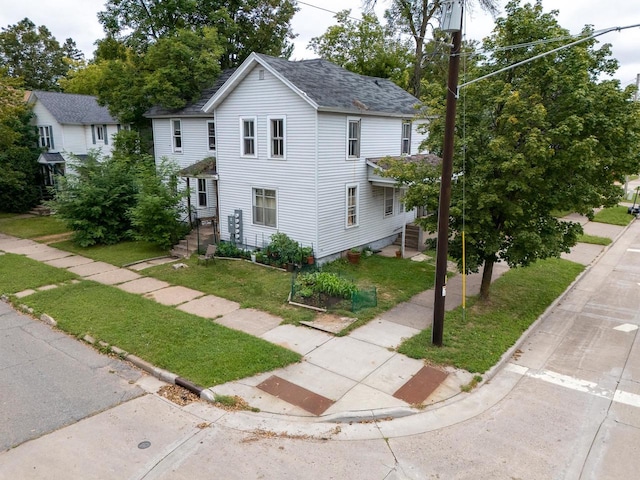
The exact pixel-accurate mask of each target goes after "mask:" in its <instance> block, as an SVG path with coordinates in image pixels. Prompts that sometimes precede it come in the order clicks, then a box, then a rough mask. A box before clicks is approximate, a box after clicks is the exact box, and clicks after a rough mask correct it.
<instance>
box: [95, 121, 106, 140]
mask: <svg viewBox="0 0 640 480" xmlns="http://www.w3.org/2000/svg"><path fill="white" fill-rule="evenodd" d="M96 138H97V139H98V141H100V142H104V128H102V125H96Z"/></svg>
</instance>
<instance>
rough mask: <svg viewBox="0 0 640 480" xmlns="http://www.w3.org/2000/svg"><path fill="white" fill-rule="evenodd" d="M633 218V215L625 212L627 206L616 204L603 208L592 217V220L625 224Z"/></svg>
mask: <svg viewBox="0 0 640 480" xmlns="http://www.w3.org/2000/svg"><path fill="white" fill-rule="evenodd" d="M631 220H633V215H629V214H628V213H627V207H624V206H621V205H617V206H615V207H611V208H603V209H602V210H600V211H599V212H598V213H596V214H595V216H594V217H593V221H594V222H600V223H609V224H611V225H620V226H623V227H624V226H626V225H628V224H629V223H631Z"/></svg>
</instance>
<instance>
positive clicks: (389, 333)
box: [349, 318, 420, 349]
mask: <svg viewBox="0 0 640 480" xmlns="http://www.w3.org/2000/svg"><path fill="white" fill-rule="evenodd" d="M418 333H420V330H418V329H417V328H411V327H407V326H405V325H400V324H398V323H393V322H389V321H387V320H382V319H379V318H378V319H374V320H371V321H370V322H369V323H367V324H366V325H363V326H362V327H360V328H358V329H356V330H354V331H353V332H351V333H350V334H349V336H350V337H351V338H356V339H358V340H362V341H365V342H369V343H372V344H374V345H378V346H380V347H385V348H392V349H395V348H397V347H398V346H399V345H400V344H401V343H402V342H403V341H404V340H406V339H408V338H411V337H413V336H414V335H417V334H418Z"/></svg>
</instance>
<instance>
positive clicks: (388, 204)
mask: <svg viewBox="0 0 640 480" xmlns="http://www.w3.org/2000/svg"><path fill="white" fill-rule="evenodd" d="M394 192H395V189H393V188H392V187H385V188H384V216H385V217H390V216H392V215H393V210H394V204H395V196H394Z"/></svg>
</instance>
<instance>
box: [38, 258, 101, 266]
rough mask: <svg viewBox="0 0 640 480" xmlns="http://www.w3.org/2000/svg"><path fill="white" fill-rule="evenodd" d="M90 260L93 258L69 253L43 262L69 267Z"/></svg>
mask: <svg viewBox="0 0 640 480" xmlns="http://www.w3.org/2000/svg"><path fill="white" fill-rule="evenodd" d="M92 262H93V259H91V258H87V257H83V256H80V255H69V256H66V257H61V258H57V259H55V260H49V261H45V262H44V263H46V264H47V265H50V266H52V267H56V268H71V267H77V266H80V265H86V264H87V263H92Z"/></svg>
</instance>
